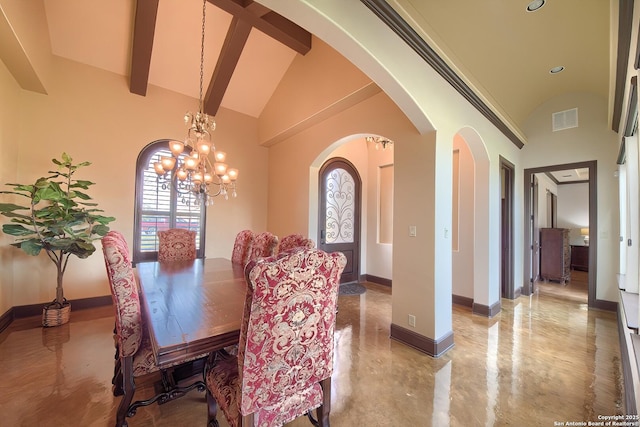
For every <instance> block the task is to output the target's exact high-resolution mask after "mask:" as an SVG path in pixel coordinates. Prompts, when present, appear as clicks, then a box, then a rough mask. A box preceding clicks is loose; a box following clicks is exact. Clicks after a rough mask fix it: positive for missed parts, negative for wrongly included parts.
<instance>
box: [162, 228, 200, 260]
mask: <svg viewBox="0 0 640 427" xmlns="http://www.w3.org/2000/svg"><path fill="white" fill-rule="evenodd" d="M158 240H159V245H158V261H188V260H192V259H196V255H197V252H196V232H195V231H192V230H186V229H184V228H171V229H169V230H164V231H158Z"/></svg>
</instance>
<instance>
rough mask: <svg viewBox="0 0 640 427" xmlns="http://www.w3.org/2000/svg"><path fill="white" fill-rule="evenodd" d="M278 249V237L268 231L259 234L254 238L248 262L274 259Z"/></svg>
mask: <svg viewBox="0 0 640 427" xmlns="http://www.w3.org/2000/svg"><path fill="white" fill-rule="evenodd" d="M277 247H278V236H276V235H275V234H272V233H270V232H268V231H264V232H262V233H258V234H256V235H255V236H254V238H253V242H252V243H251V249H250V251H249V258H248V259H247V262H249V261H251V260H254V259H258V258H266V257H272V256H274V255H275V254H276V249H277Z"/></svg>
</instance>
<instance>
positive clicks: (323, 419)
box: [316, 377, 331, 427]
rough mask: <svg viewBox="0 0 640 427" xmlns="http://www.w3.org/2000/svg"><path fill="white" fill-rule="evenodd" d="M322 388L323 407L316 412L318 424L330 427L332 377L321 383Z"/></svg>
mask: <svg viewBox="0 0 640 427" xmlns="http://www.w3.org/2000/svg"><path fill="white" fill-rule="evenodd" d="M320 386H322V405H320V406H319V407H318V409H317V411H316V413H317V416H318V424H319V425H320V426H322V427H329V413H330V412H331V377H329V378H325V379H324V380H322V381H321V382H320Z"/></svg>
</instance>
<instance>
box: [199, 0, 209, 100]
mask: <svg viewBox="0 0 640 427" xmlns="http://www.w3.org/2000/svg"><path fill="white" fill-rule="evenodd" d="M206 12H207V0H203V2H202V39H201V41H200V99H199V103H200V111H201V112H204V106H203V101H202V82H203V80H204V29H205V15H206Z"/></svg>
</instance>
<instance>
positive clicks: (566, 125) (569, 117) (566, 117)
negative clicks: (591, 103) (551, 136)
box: [552, 108, 578, 132]
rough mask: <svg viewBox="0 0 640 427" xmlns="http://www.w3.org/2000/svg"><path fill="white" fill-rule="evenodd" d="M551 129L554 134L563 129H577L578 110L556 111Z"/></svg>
mask: <svg viewBox="0 0 640 427" xmlns="http://www.w3.org/2000/svg"><path fill="white" fill-rule="evenodd" d="M552 127H553V131H554V132H556V131H559V130H564V129H571V128H577V127H578V109H577V108H572V109H571V110H565V111H558V112H557V113H553V115H552Z"/></svg>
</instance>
